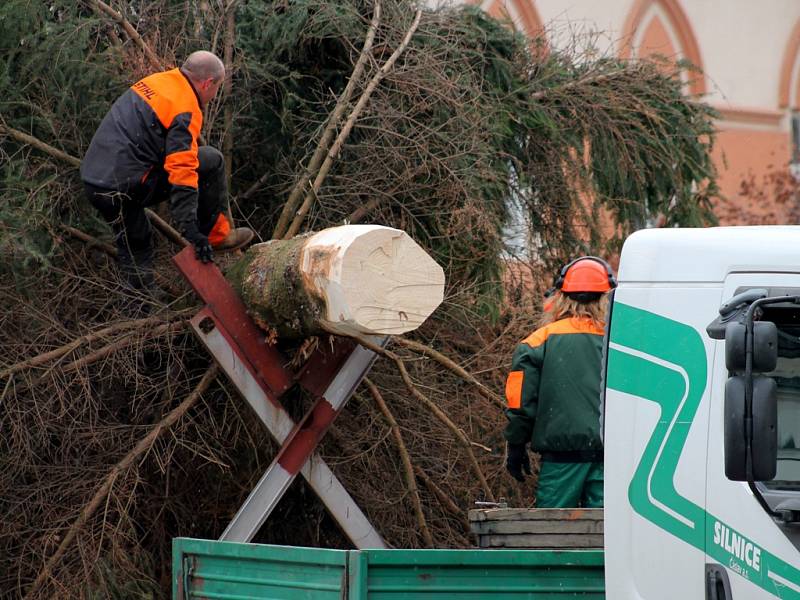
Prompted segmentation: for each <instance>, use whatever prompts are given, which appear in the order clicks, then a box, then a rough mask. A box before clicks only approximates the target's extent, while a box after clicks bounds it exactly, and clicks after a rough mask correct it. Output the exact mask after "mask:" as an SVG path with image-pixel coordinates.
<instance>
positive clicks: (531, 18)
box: [481, 0, 542, 37]
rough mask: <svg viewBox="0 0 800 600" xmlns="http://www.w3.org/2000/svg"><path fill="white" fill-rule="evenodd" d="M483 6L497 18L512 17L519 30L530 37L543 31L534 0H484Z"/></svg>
mask: <svg viewBox="0 0 800 600" xmlns="http://www.w3.org/2000/svg"><path fill="white" fill-rule="evenodd" d="M481 8H482V9H483V10H485V11H486V12H487V13H489V14H490V15H492V16H493V17H495V18H496V19H510V20H511V22H512V23H514V27H515V28H516V29H517V31H521V32H523V33H525V35H527V36H529V37H534V36H536V35H538V34H539V33H540V32H541V31H542V20H541V18H539V13H538V12H537V11H536V7H535V6H534V5H533V0H483V2H481Z"/></svg>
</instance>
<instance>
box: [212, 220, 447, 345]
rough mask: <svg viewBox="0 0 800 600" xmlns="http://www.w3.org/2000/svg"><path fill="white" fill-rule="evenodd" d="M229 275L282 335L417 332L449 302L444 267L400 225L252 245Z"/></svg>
mask: <svg viewBox="0 0 800 600" xmlns="http://www.w3.org/2000/svg"><path fill="white" fill-rule="evenodd" d="M227 277H228V279H229V281H230V282H231V284H232V285H233V288H234V289H235V290H236V291H237V292H238V294H239V296H240V297H241V298H242V300H243V301H244V303H245V305H246V306H247V308H248V311H249V313H250V315H251V316H252V317H253V319H254V320H255V321H256V322H257V323H258V324H259V325H260V326H261V327H263V328H264V329H266V330H268V331H270V332H274V335H276V336H277V337H280V338H298V337H307V336H309V335H316V334H319V333H322V332H324V331H333V332H337V333H340V334H342V335H390V334H401V333H406V332H408V331H413V330H414V329H416V328H417V327H419V326H420V325H421V324H422V322H423V321H425V319H427V318H428V316H429V315H430V314H431V313H432V312H433V311H434V310H435V309H436V307H437V306H439V304H440V303H441V302H442V299H443V296H444V271H442V268H441V267H440V266H439V265H438V264H436V262H435V261H434V260H433V259H432V258H431V257H430V256H428V254H427V253H426V252H425V251H424V250H423V249H422V248H420V247H419V246H418V245H417V244H416V242H414V240H412V239H411V238H410V237H409V236H408V235H407V234H406V233H404V232H403V231H400V230H399V229H392V228H390V227H382V226H379V225H345V226H342V227H332V228H330V229H325V230H323V231H320V232H319V233H315V234H312V235H307V236H302V237H297V238H294V239H291V240H272V241H269V242H266V243H263V244H256V245H255V246H251V247H250V248H249V249H248V250H247V252H246V253H245V255H244V257H243V258H242V259H241V260H240V261H239V262H237V263H236V264H235V265H233V267H232V268H231V269H230V270H229V271H228V273H227Z"/></svg>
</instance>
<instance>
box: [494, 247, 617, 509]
mask: <svg viewBox="0 0 800 600" xmlns="http://www.w3.org/2000/svg"><path fill="white" fill-rule="evenodd" d="M616 285H617V282H616V280H615V278H614V274H613V272H612V271H611V267H609V265H608V264H607V263H606V262H605V261H604V260H603V259H601V258H597V257H594V256H584V257H581V258H578V259H576V260H574V261H572V262H571V263H569V264H568V265H566V266H565V267H564V268H563V269H561V271H560V273H559V275H558V277H557V278H556V281H555V284H554V288H555V291H554V293H553V294H552V295H551V296H550V298H548V302H549V308H547V309H546V312H545V314H544V317H543V319H542V323H541V327H540V328H539V329H537V330H536V331H534V332H533V333H532V334H531V335H530V336H528V337H527V338H526V339H525V340H523V341H522V342H521V343H520V344H519V345H518V346H517V348H516V350H515V351H514V356H513V359H512V364H511V372H510V373H509V375H508V379H507V381H506V399H507V401H508V409H507V411H506V415H507V417H508V425H507V426H506V429H505V438H506V441H507V452H506V468H507V469H508V471H509V473H511V475H512V476H514V478H516V479H517V480H519V481H524V480H525V474H528V475H530V474H531V466H530V460H529V458H528V449H527V446H528V443H530V445H531V449H532V450H533V451H534V452H538V453H540V455H541V459H542V465H541V470H540V472H539V486H538V489H537V492H536V506H537V507H538V508H577V507H584V508H601V507H602V506H603V446H602V441H601V439H600V368H601V367H600V355H601V352H602V344H603V328H604V321H605V306H606V295H607V292H608V291H609V290H611V289H612V288H614V287H616Z"/></svg>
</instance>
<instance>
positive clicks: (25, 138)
mask: <svg viewBox="0 0 800 600" xmlns="http://www.w3.org/2000/svg"><path fill="white" fill-rule="evenodd" d="M0 133H6V134H8V135H10V136H11V137H13V138H14V139H15V140H17V141H18V142H22V143H23V144H28V145H29V146H33V147H34V148H36V149H37V150H41V151H42V152H44V153H46V154H49V155H50V156H54V157H55V158H58V159H59V160H63V161H64V162H67V163H69V164H71V165H72V166H73V167H75V168H76V169H77V168H79V167H80V166H81V161H80V159H78V158H75V157H74V156H72V155H70V154H67V153H66V152H64V151H63V150H59V149H58V148H53V146H51V145H49V144H45V143H44V142H43V141H41V140H39V139H37V138H35V137H33V136H32V135H28V134H27V133H23V132H21V131H19V130H17V129H14V128H13V127H9V126H8V125H5V124H3V123H0Z"/></svg>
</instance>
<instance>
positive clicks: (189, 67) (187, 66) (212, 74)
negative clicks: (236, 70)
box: [181, 50, 225, 82]
mask: <svg viewBox="0 0 800 600" xmlns="http://www.w3.org/2000/svg"><path fill="white" fill-rule="evenodd" d="M181 70H182V71H183V72H184V73H186V75H187V76H188V77H189V79H191V80H192V81H205V80H206V79H211V80H213V81H215V82H217V81H221V80H222V79H223V78H224V77H225V65H224V64H222V61H221V60H220V59H219V58H218V57H217V56H216V55H214V54H212V53H211V52H206V51H205V50H198V51H197V52H192V53H191V54H190V55H189V56H188V57H187V58H186V61H185V62H184V63H183V67H181Z"/></svg>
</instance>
